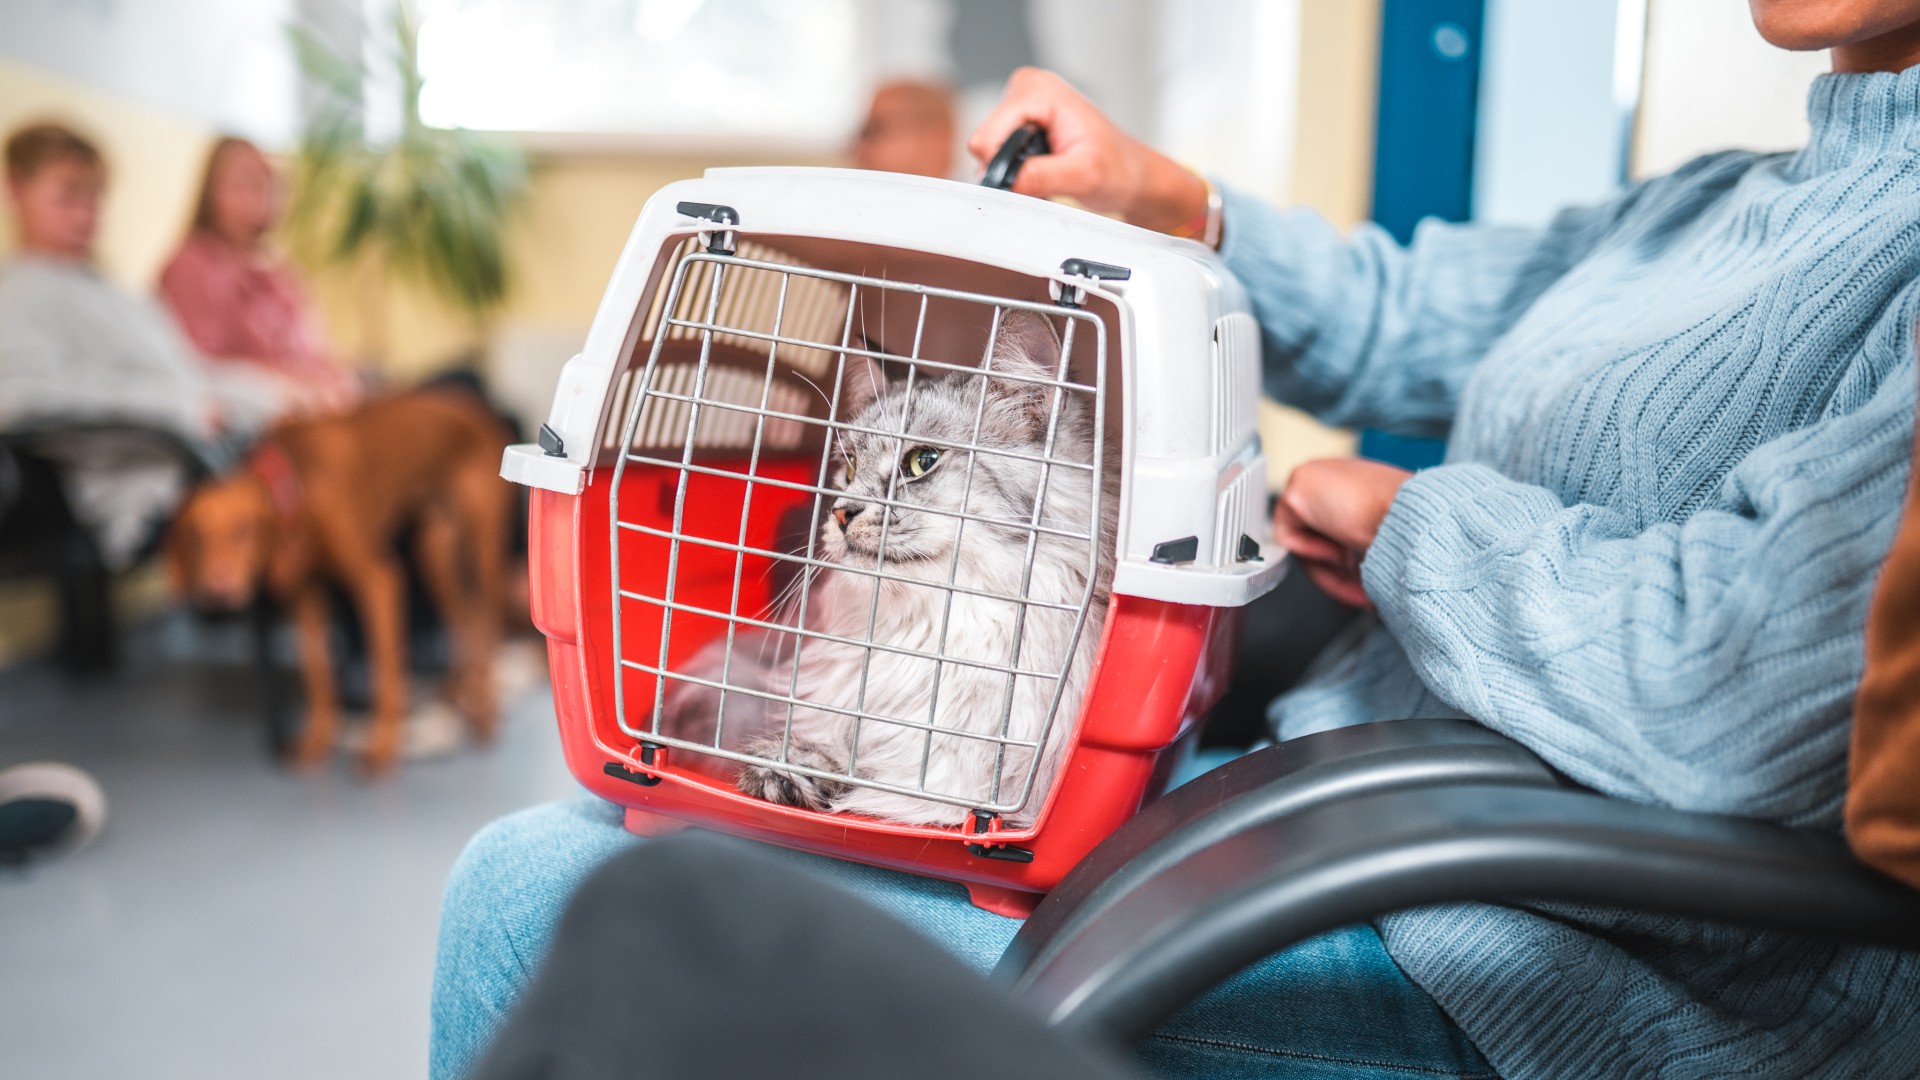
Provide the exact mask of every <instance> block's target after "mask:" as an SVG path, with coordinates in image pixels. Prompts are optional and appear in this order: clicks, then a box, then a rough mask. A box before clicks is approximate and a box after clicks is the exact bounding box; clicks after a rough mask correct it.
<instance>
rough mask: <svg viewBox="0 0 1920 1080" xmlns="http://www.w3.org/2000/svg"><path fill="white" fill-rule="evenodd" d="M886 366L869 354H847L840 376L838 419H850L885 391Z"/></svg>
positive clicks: (886, 387)
mask: <svg viewBox="0 0 1920 1080" xmlns="http://www.w3.org/2000/svg"><path fill="white" fill-rule="evenodd" d="M887 389H888V386H887V366H886V365H885V364H882V363H881V362H880V361H878V360H875V359H874V358H873V357H871V356H849V357H847V361H846V368H845V369H844V370H843V372H842V374H841V376H840V419H842V420H851V419H853V418H854V417H856V416H859V415H860V413H861V412H862V411H864V410H865V409H866V407H867V406H869V405H871V404H873V403H874V402H875V401H878V400H879V399H880V398H881V397H882V396H884V395H885V394H886V392H887Z"/></svg>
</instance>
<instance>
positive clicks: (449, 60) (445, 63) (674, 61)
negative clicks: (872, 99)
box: [420, 0, 868, 140]
mask: <svg viewBox="0 0 1920 1080" xmlns="http://www.w3.org/2000/svg"><path fill="white" fill-rule="evenodd" d="M420 10H421V14H422V22H421V28H420V68H421V74H422V76H423V79H424V84H423V87H422V90H421V100H420V111H421V114H422V118H423V119H425V120H426V121H427V122H428V123H430V124H435V125H439V126H446V127H454V126H457V127H467V128H476V129H485V130H494V131H525V132H586V133H606V134H642V135H668V136H723V137H725V136H735V137H737V136H753V137H767V136H784V137H789V138H798V139H832V140H838V139H840V138H843V137H844V136H845V133H846V132H847V131H849V130H850V129H851V128H852V127H853V125H854V123H855V121H856V119H857V116H858V111H859V109H860V107H861V105H862V104H863V102H862V101H861V94H862V93H863V92H864V90H865V88H866V82H867V79H868V72H867V70H866V68H865V67H864V65H863V64H862V63H861V59H860V49H859V47H858V45H859V39H860V32H859V31H860V22H859V10H858V0H426V2H424V3H422V4H421V7H420Z"/></svg>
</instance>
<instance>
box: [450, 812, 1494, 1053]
mask: <svg viewBox="0 0 1920 1080" xmlns="http://www.w3.org/2000/svg"><path fill="white" fill-rule="evenodd" d="M637 842H638V841H637V840H636V839H635V838H634V837H633V836H631V835H630V834H628V833H627V832H626V830H625V829H624V828H622V827H621V815H620V810H619V809H618V808H617V807H614V806H612V805H610V804H607V803H603V802H600V801H598V800H593V799H582V800H578V801H575V802H569V803H554V804H550V805H547V806H539V807H534V808H533V809H530V810H523V811H521V812H519V813H517V814H513V815H511V816H508V817H505V818H502V819H501V820H499V821H497V822H494V823H493V824H492V825H489V826H487V828H485V829H483V830H482V831H481V832H480V833H479V834H478V835H477V836H475V837H474V839H473V841H472V842H471V843H470V844H468V846H467V850H466V851H465V852H464V853H463V854H462V855H461V856H460V860H459V862H458V863H456V864H455V866H454V869H453V873H452V876H451V878H450V880H449V881H448V885H447V894H446V899H445V903H444V906H443V908H442V912H441V920H440V944H439V958H438V961H437V964H436V969H435V972H434V989H433V1035H432V1044H431V1050H430V1066H431V1068H430V1075H431V1076H432V1077H433V1078H434V1080H457V1078H459V1077H460V1076H462V1075H464V1074H465V1073H466V1071H467V1070H468V1068H469V1067H470V1066H471V1065H472V1064H473V1062H474V1061H475V1060H476V1059H477V1058H478V1056H479V1054H480V1052H481V1051H482V1050H484V1049H485V1047H486V1045H487V1043H488V1041H489V1040H490V1039H491V1038H492V1036H493V1034H494V1032H495V1031H496V1030H497V1028H498V1027H499V1025H500V1023H501V1022H502V1020H503V1019H504V1018H505V1016H506V1014H507V1013H508V1012H509V1011H510V1010H511V1009H512V1007H513V1003H514V1001H515V999H516V998H517V996H518V994H519V992H520V990H521V988H522V987H524V985H525V984H526V981H527V979H528V977H529V975H530V974H531V972H532V970H533V968H534V967H535V966H536V965H537V964H538V963H539V962H540V958H541V957H543V956H544V955H545V954H546V951H547V947H548V945H549V943H550V941H551V939H552V934H553V930H554V926H555V924H556V923H557V922H558V920H559V916H560V911H561V909H562V908H564V907H565V905H566V902H567V898H568V897H569V896H571V895H572V893H573V890H574V887H575V886H576V885H578V884H579V883H580V881H581V880H582V879H584V878H585V877H586V876H587V874H589V873H590V872H591V871H592V870H593V869H594V867H596V866H598V865H599V864H600V863H601V862H602V861H603V860H605V859H606V858H607V857H609V856H610V855H612V854H613V853H615V852H617V851H619V850H621V849H623V848H624V847H626V846H627V845H628V844H632V843H637ZM784 854H785V856H786V857H788V858H791V859H793V860H794V862H795V865H798V866H803V867H806V868H808V869H810V870H812V871H815V872H817V873H819V874H820V875H821V876H822V877H824V878H827V879H829V880H832V881H835V882H838V883H839V884H840V885H842V886H843V887H845V888H847V889H848V890H850V891H852V892H854V893H856V894H858V895H859V896H860V897H861V898H863V899H864V900H866V901H868V902H869V903H871V904H873V905H874V906H876V907H879V908H880V909H881V910H883V911H886V912H888V913H890V914H892V915H893V916H894V917H896V918H898V919H900V920H901V921H902V922H905V923H907V924H908V925H910V926H913V927H916V928H918V929H919V930H921V931H922V932H923V933H926V934H927V935H928V936H930V937H931V938H933V939H934V940H935V941H937V942H939V943H940V944H942V945H944V946H946V947H947V948H948V949H950V950H952V951H953V952H955V953H956V954H957V955H958V956H960V958H961V959H963V960H965V961H966V962H968V963H969V964H971V965H973V966H974V967H976V968H978V969H980V970H983V971H984V970H986V969H988V968H990V967H992V966H993V964H994V962H995V961H996V960H998V959H999V957H1000V954H1001V952H1002V951H1004V950H1005V948H1006V946H1007V943H1008V942H1009V941H1011V940H1012V939H1013V935H1014V932H1015V931H1016V930H1018V929H1019V925H1020V924H1019V923H1018V922H1017V921H1015V920H1012V919H1006V918H1002V917H1001V916H998V915H994V914H992V913H990V912H986V911H982V910H980V909H979V908H976V907H974V906H973V905H972V904H971V903H970V902H968V900H967V895H966V890H965V889H963V888H962V887H960V886H958V885H955V884H952V883H950V882H944V881H937V880H935V879H932V878H924V877H919V876H917V875H913V874H902V873H897V872H894V871H890V870H881V869H878V868H875V867H870V866H861V865H859V864H856V863H848V862H842V861H840V860H838V859H830V858H825V857H822V856H817V855H807V854H802V853H799V852H784ZM1142 1060H1143V1061H1144V1062H1145V1063H1146V1064H1147V1065H1148V1067H1149V1068H1150V1069H1151V1070H1152V1071H1153V1072H1155V1073H1156V1074H1159V1075H1163V1076H1174V1077H1186V1076H1191V1077H1209V1078H1216V1080H1231V1078H1237V1077H1256V1076H1287V1077H1308V1078H1313V1080H1319V1078H1332V1077H1340V1078H1343V1080H1351V1078H1355V1077H1383V1078H1409V1080H1411V1078H1418V1077H1432V1076H1437V1075H1445V1076H1491V1075H1492V1071H1491V1070H1490V1069H1489V1068H1488V1067H1487V1065H1486V1063H1485V1062H1484V1061H1483V1060H1482V1059H1481V1058H1480V1055H1479V1054H1478V1053H1477V1052H1476V1051H1475V1050H1474V1049H1473V1047H1472V1045H1471V1044H1470V1043H1468V1041H1467V1040H1466V1038H1465V1036H1463V1035H1462V1034H1461V1033H1460V1032H1459V1030H1458V1029H1457V1028H1455V1027H1454V1026H1453V1024H1452V1022H1451V1021H1449V1020H1448V1019H1447V1018H1446V1016H1445V1014H1443V1013H1442V1012H1441V1011H1440V1009H1439V1008H1438V1006H1436V1005H1434V1003H1433V1001H1432V1000H1431V999H1430V998H1428V997H1427V996H1426V994H1425V993H1424V992H1423V991H1421V990H1420V989H1419V988H1417V987H1415V986H1414V985H1413V984H1412V983H1410V982H1408V981H1407V979H1406V977H1405V976H1404V975H1402V974H1401V973H1400V970H1399V969H1398V968H1397V967H1395V966H1394V963H1393V961H1392V960H1391V959H1390V958H1389V957H1388V956H1387V954H1386V950H1385V949H1384V948H1383V947H1382V946H1381V944H1380V939H1379V936H1378V935H1377V934H1375V933H1374V931H1373V929H1372V928H1371V927H1354V928H1350V929H1346V930H1341V931H1337V932H1335V933H1332V934H1327V935H1324V936H1322V937H1320V938H1316V939H1314V940H1312V941H1308V942H1304V943H1302V944H1300V945H1298V946H1295V947H1294V948H1292V949H1289V950H1287V951H1285V952H1282V953H1280V954H1278V955H1276V956H1273V957H1270V958H1268V959H1267V960H1265V961H1263V962H1261V963H1260V964H1257V965H1255V966H1254V967H1252V968H1249V969H1248V970H1247V971H1245V972H1242V973H1241V974H1240V975H1238V976H1236V977H1235V978H1234V979H1232V980H1230V981H1229V982H1228V983H1226V984H1224V985H1222V986H1221V987H1219V988H1218V989H1216V990H1214V991H1213V992H1212V993H1210V994H1209V995H1207V997H1205V998H1203V999H1201V1000H1200V1001H1198V1002H1196V1003H1194V1004H1193V1005H1192V1006H1190V1007H1189V1008H1188V1009H1186V1010H1185V1011H1184V1012H1182V1013H1181V1014H1180V1015H1179V1016H1178V1017H1176V1018H1175V1019H1174V1020H1173V1021H1171V1022H1169V1023H1168V1025H1167V1026H1166V1027H1165V1028H1164V1029H1162V1030H1161V1031H1160V1032H1159V1033H1157V1034H1156V1035H1155V1036H1154V1037H1153V1039H1152V1040H1150V1041H1149V1043H1148V1044H1147V1046H1146V1047H1145V1048H1144V1049H1143V1051H1142Z"/></svg>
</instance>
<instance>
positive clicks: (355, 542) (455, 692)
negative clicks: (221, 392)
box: [167, 390, 513, 773]
mask: <svg viewBox="0 0 1920 1080" xmlns="http://www.w3.org/2000/svg"><path fill="white" fill-rule="evenodd" d="M509 441H510V440H509V432H508V431H507V429H506V426H505V425H504V424H502V423H501V422H500V421H499V420H498V419H497V418H495V417H494V416H493V415H492V414H491V413H489V412H488V411H487V410H486V409H485V408H484V407H483V406H482V405H481V404H480V403H479V402H478V401H477V400H475V399H474V398H473V397H472V396H470V395H468V394H466V393H463V392H460V391H456V390H421V391H415V392H411V393H403V394H393V395H390V396H386V397H377V398H373V399H370V400H368V401H367V402H366V403H364V404H362V405H361V406H359V407H358V408H356V409H354V410H353V411H351V412H348V413H345V414H342V415H339V416H334V417H326V418H315V419H306V420H297V421H292V422H289V423H286V424H282V425H280V426H278V427H276V428H275V429H273V430H272V431H270V432H268V433H267V434H266V435H265V436H263V437H262V438H261V440H260V444H259V446H258V447H257V448H256V449H255V450H254V452H253V454H252V456H251V457H249V459H248V460H247V463H246V464H245V465H244V466H242V467H241V468H239V469H236V470H235V471H233V472H232V473H229V474H228V475H226V476H224V477H221V478H219V479H217V480H213V481H210V482H208V483H206V484H203V485H201V486H200V487H199V488H198V489H196V490H195V491H194V493H193V494H192V495H191V496H190V497H189V498H188V500H187V503H186V505H185V507H183V508H182V510H181V512H180V514H179V516H178V517H177V518H176V519H175V521H174V524H173V527H172V528H171V530H169V533H168V539H167V554H168V561H169V564H170V566H171V568H172V571H173V574H174V578H175V582H176V587H177V588H178V590H179V591H181V592H183V593H184V594H185V595H186V596H187V597H188V598H189V599H190V600H191V601H192V602H193V604H194V605H195V606H196V607H199V608H201V609H203V610H227V611H231V610H237V609H239V608H243V607H245V606H247V605H248V604H250V603H251V602H252V601H253V597H254V594H255V592H256V591H257V590H258V589H259V588H261V587H262V586H264V587H265V588H266V589H267V590H268V593H269V595H271V596H273V597H274V598H275V599H276V600H278V601H280V602H281V603H282V604H284V605H286V606H287V608H288V609H289V610H290V611H291V612H292V616H293V619H294V624H295V627H296V628H297V632H298V636H299V642H300V666H301V672H302V676H303V679H304V682H305V684H306V692H307V722H306V727H305V730H304V731H303V732H302V734H301V737H300V740H299V742H298V743H297V744H296V747H295V750H294V761H295V763H296V764H301V765H312V764H315V763H317V762H319V761H321V760H323V759H324V758H325V756H326V755H327V753H328V752H329V751H330V750H331V749H332V747H333V743H334V737H335V734H336V731H335V729H336V725H337V719H338V713H339V705H338V702H337V700H336V698H335V690H334V678H333V659H332V656H331V654H330V650H329V647H328V640H327V639H328V634H327V630H328V610H327V608H328V606H327V598H326V592H325V589H324V584H325V582H326V581H327V580H328V579H331V580H333V581H336V582H338V583H339V584H340V585H341V586H343V587H344V588H345V589H346V591H347V593H348V595H350V596H351V597H352V598H353V602H354V604H355V606H356V607H357V608H358V609H359V613H360V619H361V623H362V625H363V626H364V627H365V635H366V642H367V655H368V663H369V667H370V669H371V672H372V683H373V719H372V723H371V725H370V729H369V732H368V739H367V745H366V751H365V756H364V759H363V764H364V766H365V767H366V769H367V770H368V771H369V772H372V773H381V772H385V771H386V770H388V769H390V768H392V766H393V765H394V763H395V762H396V761H397V760H398V757H399V753H400V746H401V718H402V716H403V714H404V713H405V709H406V700H407V688H406V671H407V664H406V612H405V604H406V592H405V582H404V580H403V578H402V573H401V568H400V564H399V561H398V559H397V558H396V556H395V552H394V542H395V538H396V535H397V534H398V533H399V531H400V530H401V528H402V527H403V526H405V525H406V524H407V523H409V522H411V523H413V524H414V525H415V536H416V552H417V555H418V561H419V564H420V568H421V576H422V577H423V578H424V579H425V583H426V586H427V589H428V592H429V593H430V594H431V595H432V597H433V600H434V603H435V606H437V607H438V608H439V609H440V613H441V615H442V618H443V621H444V622H445V624H446V626H447V632H448V634H449V636H450V638H451V639H452V640H451V644H452V646H453V657H452V660H453V663H452V670H451V672H450V675H449V688H450V690H451V696H452V698H453V702H454V704H455V705H456V706H457V707H458V708H459V709H460V710H461V711H462V712H463V713H464V714H465V715H466V717H467V720H468V722H469V724H470V725H471V726H472V728H473V731H474V733H475V734H476V735H478V736H479V737H480V738H481V739H483V740H484V739H489V738H491V737H492V735H493V732H494V727H495V724H496V716H495V702H494V690H493V671H492V661H493V655H494V652H495V650H496V649H497V648H498V646H499V640H500V632H501V627H500V621H501V616H500V612H501V607H502V603H501V593H502V588H503V585H502V577H503V564H504V562H505V559H506V546H507V541H508V532H507V527H508V517H509V515H510V514H511V513H512V507H513V492H512V489H511V488H509V487H508V486H507V484H506V483H505V482H504V481H502V480H501V479H500V476H499V469H500V455H501V451H502V450H503V449H504V448H505V447H506V445H507V443H508V442H509Z"/></svg>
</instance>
